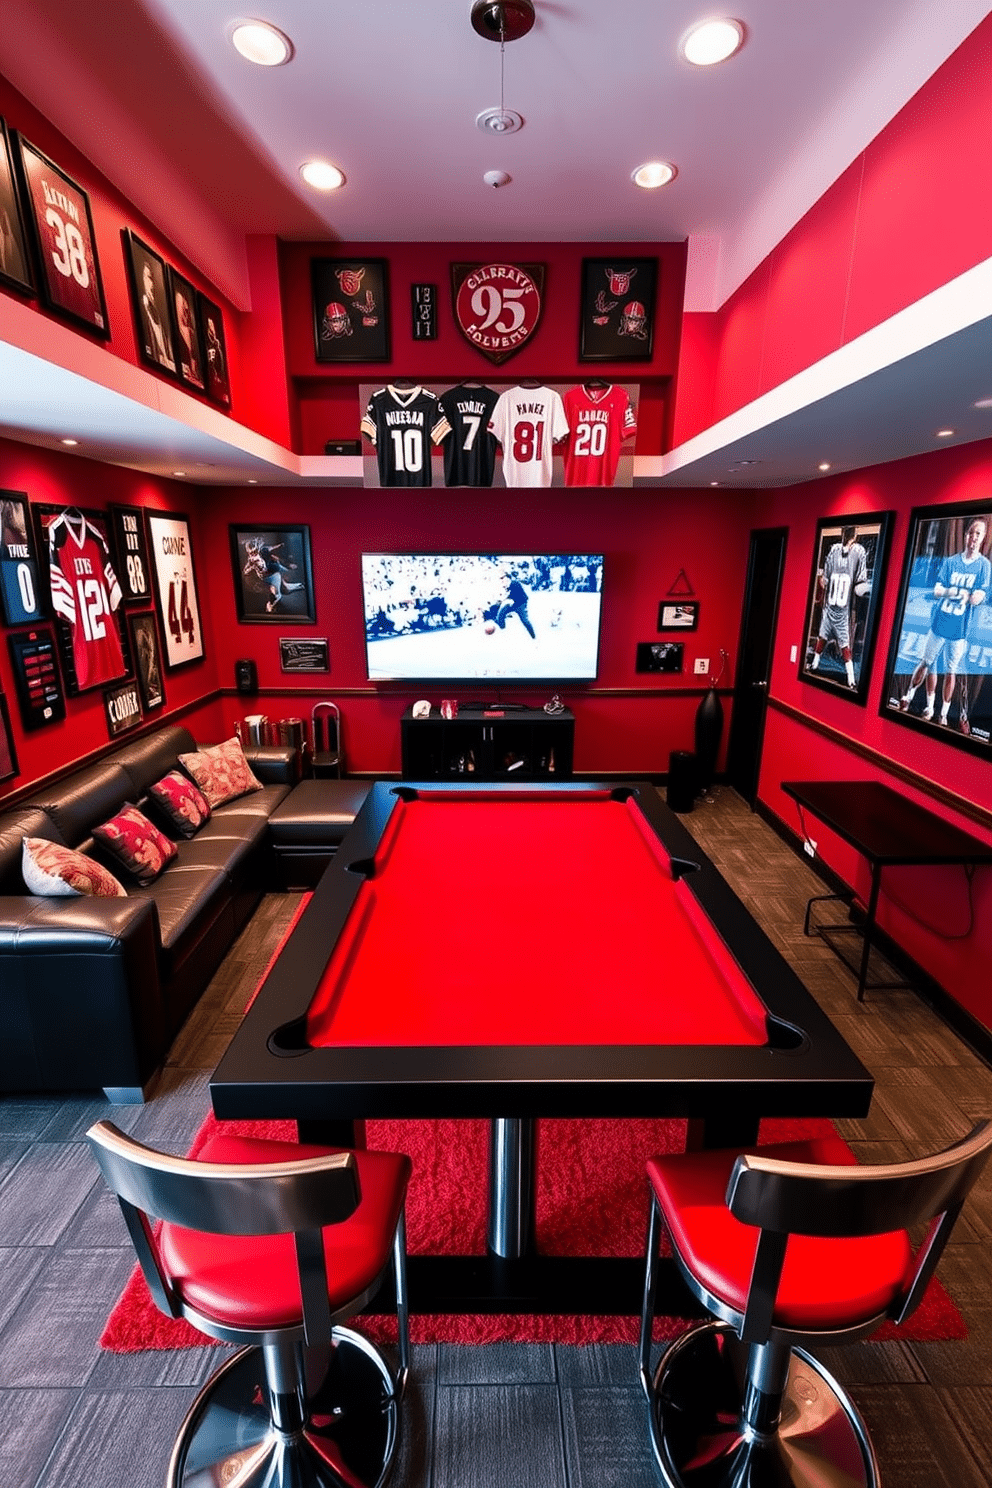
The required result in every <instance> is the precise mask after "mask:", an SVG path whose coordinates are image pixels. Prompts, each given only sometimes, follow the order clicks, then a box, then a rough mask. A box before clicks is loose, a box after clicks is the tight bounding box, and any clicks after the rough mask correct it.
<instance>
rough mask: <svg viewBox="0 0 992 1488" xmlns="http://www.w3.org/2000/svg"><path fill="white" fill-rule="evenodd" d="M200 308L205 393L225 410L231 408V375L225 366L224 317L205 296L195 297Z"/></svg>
mask: <svg viewBox="0 0 992 1488" xmlns="http://www.w3.org/2000/svg"><path fill="white" fill-rule="evenodd" d="M197 304H198V305H199V308H200V329H201V333H202V336H203V357H204V376H205V387H206V393H207V396H208V397H209V398H213V400H214V402H215V403H222V404H223V406H224V407H225V408H230V406H231V373H230V369H229V367H228V365H227V338H226V337H225V335H224V316H223V314H222V313H221V308H220V306H219V305H215V304H214V302H213V300H208V299H207V297H206V295H205V294H199V295H197Z"/></svg>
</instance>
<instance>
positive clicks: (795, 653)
mask: <svg viewBox="0 0 992 1488" xmlns="http://www.w3.org/2000/svg"><path fill="white" fill-rule="evenodd" d="M789 660H790V661H798V660H799V647H798V646H793V648H792V650H791V651H790V652H789Z"/></svg>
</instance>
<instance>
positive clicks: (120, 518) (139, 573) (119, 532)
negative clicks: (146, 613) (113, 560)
mask: <svg viewBox="0 0 992 1488" xmlns="http://www.w3.org/2000/svg"><path fill="white" fill-rule="evenodd" d="M110 526H111V531H112V533H113V538H114V551H115V553H116V555H117V578H118V580H119V582H120V586H121V592H122V594H123V595H124V599H125V602H126V603H127V604H134V603H144V604H147V603H148V601H149V600H150V599H151V597H152V577H151V571H150V569H149V567H148V543H147V540H146V538H145V514H144V511H143V510H142V508H141V507H140V506H112V507H111V508H110Z"/></svg>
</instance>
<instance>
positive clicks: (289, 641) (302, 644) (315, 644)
mask: <svg viewBox="0 0 992 1488" xmlns="http://www.w3.org/2000/svg"><path fill="white" fill-rule="evenodd" d="M279 665H280V667H281V668H282V670H283V671H284V672H329V671H330V670H331V654H330V651H329V649H328V645H327V641H326V640H325V639H323V638H321V637H317V638H313V639H309V638H308V639H307V640H305V641H298V640H296V639H295V637H293V636H280V637H279Z"/></svg>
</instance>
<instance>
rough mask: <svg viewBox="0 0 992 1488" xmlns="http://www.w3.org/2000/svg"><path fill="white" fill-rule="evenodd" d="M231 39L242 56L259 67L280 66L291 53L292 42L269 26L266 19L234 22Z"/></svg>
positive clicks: (287, 59)
mask: <svg viewBox="0 0 992 1488" xmlns="http://www.w3.org/2000/svg"><path fill="white" fill-rule="evenodd" d="M231 41H232V42H233V44H234V48H235V50H236V51H238V52H240V53H241V55H242V57H244V58H246V60H247V61H249V62H255V63H257V65H258V66H259V67H281V66H282V64H283V63H284V62H288V61H289V59H290V57H292V55H293V43H292V42H291V41H290V39H289V37H288V36H284V35H283V33H282V32H281V31H279V30H277V28H276V27H275V26H270V25H269V23H268V21H237V22H235V25H234V28H233V29H232V31H231Z"/></svg>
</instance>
